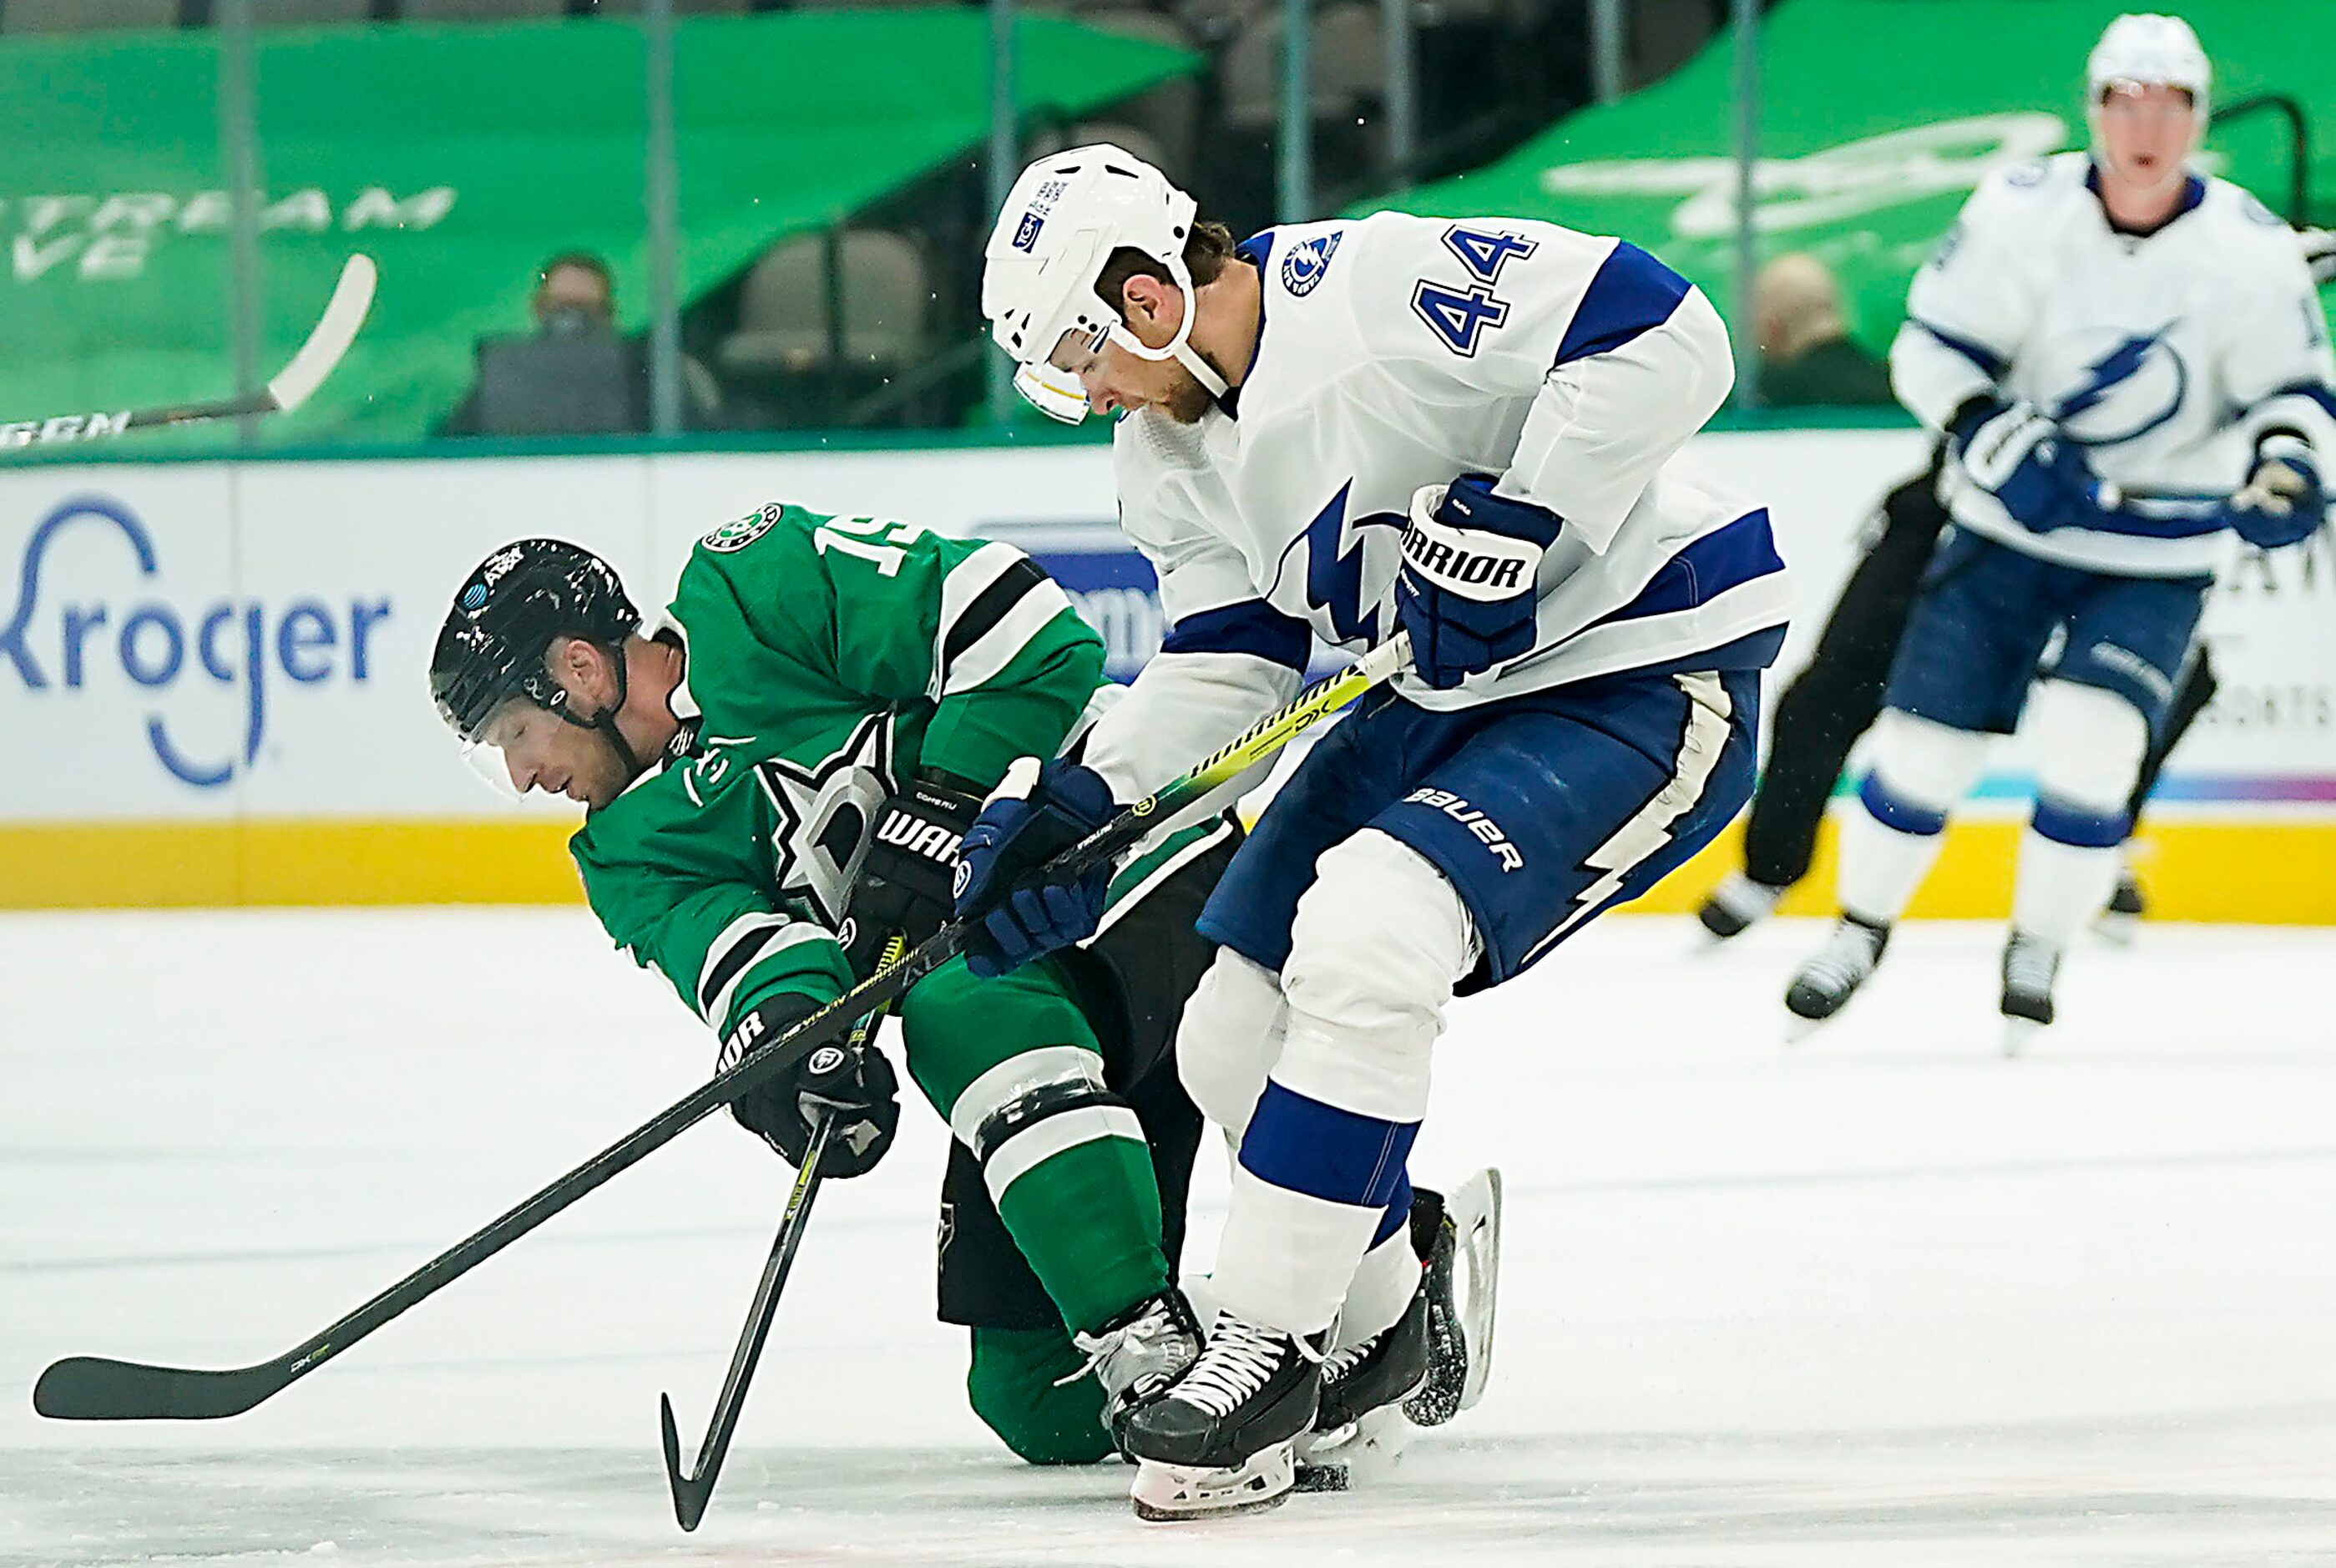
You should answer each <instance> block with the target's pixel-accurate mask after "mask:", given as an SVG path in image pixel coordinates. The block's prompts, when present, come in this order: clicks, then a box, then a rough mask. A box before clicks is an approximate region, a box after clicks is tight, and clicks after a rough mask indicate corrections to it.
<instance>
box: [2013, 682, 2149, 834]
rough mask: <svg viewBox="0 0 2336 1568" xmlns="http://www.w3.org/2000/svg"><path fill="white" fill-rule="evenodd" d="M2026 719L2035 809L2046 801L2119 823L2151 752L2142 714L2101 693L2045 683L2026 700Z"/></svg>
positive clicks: (2096, 689)
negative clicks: (2031, 733) (2032, 750)
mask: <svg viewBox="0 0 2336 1568" xmlns="http://www.w3.org/2000/svg"><path fill="white" fill-rule="evenodd" d="M2029 722H2030V723H2031V724H2032V725H2033V726H2035V737H2036V756H2037V762H2036V793H2037V796H2038V803H2039V808H2040V807H2041V805H2042V804H2043V803H2045V802H2048V801H2049V802H2051V803H2055V804H2058V805H2062V806H2069V807H2074V808H2075V809H2076V810H2078V811H2080V812H2084V813H2090V814H2093V815H2096V816H2103V817H2110V816H2114V817H2117V818H2120V819H2122V818H2123V816H2124V814H2125V804H2126V797H2127V795H2128V794H2131V793H2132V791H2133V781H2134V780H2135V779H2136V778H2137V777H2139V776H2140V774H2141V763H2142V758H2143V757H2144V756H2146V755H2147V754H2148V751H2149V721H2148V720H2147V719H2146V718H2144V717H2143V716H2142V713H2141V710H2140V709H2139V708H2137V707H2136V706H2133V704H2131V703H2130V702H2127V700H2126V699H2125V698H2124V697H2121V696H2117V694H2116V693H2115V692H2112V691H2107V690H2104V689H2103V688H2102V687H2097V686H2080V685H2078V683H2077V682H2075V681H2068V680H2048V681H2044V682H2042V683H2041V684H2039V686H2038V687H2037V688H2036V694H2035V696H2033V697H2031V698H2030V699H2029Z"/></svg>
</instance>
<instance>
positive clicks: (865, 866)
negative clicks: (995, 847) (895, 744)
mask: <svg viewBox="0 0 2336 1568" xmlns="http://www.w3.org/2000/svg"><path fill="white" fill-rule="evenodd" d="M980 811H981V802H980V801H979V800H978V799H977V798H976V797H975V796H973V795H970V794H966V793H965V792H963V791H962V790H956V789H951V788H950V787H949V785H947V784H941V783H939V781H937V780H933V779H919V780H917V781H915V782H913V783H911V784H910V785H909V787H908V788H907V789H904V790H902V791H901V792H900V794H896V795H894V796H893V797H892V798H891V800H888V801H886V802H885V803H884V805H883V808H882V809H881V810H880V811H879V812H878V813H876V831H875V832H874V833H871V834H870V835H869V839H868V852H867V853H866V854H865V855H864V856H862V857H861V862H860V876H859V878H858V880H857V881H854V882H853V883H852V901H851V904H850V906H849V907H848V908H847V909H846V910H845V911H844V914H843V924H842V927H841V928H840V929H839V930H838V931H837V932H836V940H838V941H840V942H842V944H843V954H844V957H845V958H847V959H850V960H851V962H852V973H853V974H855V975H858V976H860V977H861V979H866V978H867V977H868V976H870V975H871V974H873V973H874V972H875V970H876V965H877V962H878V961H879V960H880V959H881V958H882V957H883V955H884V946H885V944H886V943H887V942H888V941H890V940H891V937H892V934H893V933H894V932H895V931H897V932H899V933H900V938H901V940H903V941H905V942H907V943H908V945H909V946H910V947H912V948H913V947H915V946H916V945H917V944H918V943H919V942H921V941H923V940H925V939H926V938H928V937H930V936H931V935H932V934H933V933H934V932H935V931H937V930H940V927H941V922H942V921H943V920H947V919H949V911H950V905H951V903H952V902H953V901H954V899H955V893H954V890H953V885H952V884H953V882H954V881H955V878H956V875H957V846H958V841H959V839H961V838H963V837H964V836H965V830H966V829H968V828H969V827H971V826H972V825H973V819H974V817H975V816H976V815H977V814H978V813H979V812H980Z"/></svg>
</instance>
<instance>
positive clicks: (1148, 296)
mask: <svg viewBox="0 0 2336 1568" xmlns="http://www.w3.org/2000/svg"><path fill="white" fill-rule="evenodd" d="M1182 307H1183V297H1182V296H1181V295H1179V294H1178V292H1177V290H1176V287H1175V286H1174V285H1173V284H1171V283H1167V282H1164V281H1163V280H1162V279H1160V278H1154V277H1153V276H1152V275H1151V274H1150V273H1148V272H1139V273H1137V274H1135V275H1134V277H1132V278H1129V279H1128V280H1127V281H1126V283H1125V284H1124V285H1122V286H1121V288H1120V315H1121V316H1123V317H1125V318H1126V321H1127V329H1128V330H1129V331H1130V332H1133V333H1134V334H1135V336H1136V337H1137V338H1138V339H1139V340H1140V341H1142V342H1144V343H1147V344H1148V343H1151V342H1152V341H1153V338H1154V337H1157V338H1158V339H1159V341H1160V342H1162V343H1165V342H1167V341H1168V340H1169V338H1170V337H1172V336H1174V334H1175V331H1176V323H1177V320H1178V316H1177V312H1178V311H1179V310H1180V309H1181V308H1182Z"/></svg>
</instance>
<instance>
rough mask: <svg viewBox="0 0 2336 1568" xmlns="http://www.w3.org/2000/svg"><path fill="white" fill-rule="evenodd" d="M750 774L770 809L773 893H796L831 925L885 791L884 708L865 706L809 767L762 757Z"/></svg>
mask: <svg viewBox="0 0 2336 1568" xmlns="http://www.w3.org/2000/svg"><path fill="white" fill-rule="evenodd" d="M754 774H755V777H756V778H757V779H759V780H760V781H761V783H762V785H763V791H764V794H766V795H768V796H769V797H770V802H771V805H772V807H773V808H774V810H775V811H776V812H777V813H778V821H777V823H776V824H775V825H774V827H773V828H772V830H771V852H772V862H773V864H772V869H773V871H774V873H775V874H776V876H777V878H778V882H779V891H780V893H781V894H782V895H784V897H787V898H790V899H799V900H802V901H803V902H805V903H807V904H808V905H810V906H811V908H812V910H813V912H814V913H815V914H816V915H817V916H818V918H819V919H820V920H821V921H822V923H824V924H826V925H828V926H829V927H831V928H832V927H833V926H834V924H835V923H836V922H837V921H838V920H842V918H843V909H844V905H845V904H846V903H848V902H849V901H850V895H851V892H852V878H854V877H855V876H857V875H859V873H860V860H861V851H862V850H863V849H865V848H866V845H867V840H868V827H869V824H870V823H873V822H874V821H875V820H876V813H877V812H878V811H879V810H880V809H881V807H882V806H883V803H884V802H885V801H886V800H888V799H890V798H891V794H892V721H891V715H889V714H883V713H871V714H870V715H869V716H867V717H866V718H863V719H861V721H860V723H859V724H858V725H857V726H855V727H854V728H853V729H852V735H851V737H850V738H849V739H847V740H846V741H845V742H844V743H843V745H842V746H840V747H838V748H837V749H836V750H835V751H834V752H833V753H832V754H831V755H828V756H826V757H823V758H822V759H821V760H820V761H819V762H817V763H815V764H813V765H811V766H809V767H805V766H803V765H801V764H799V763H793V762H789V761H788V760H787V759H786V758H784V757H768V758H765V759H764V760H763V761H762V762H759V763H757V764H755V765H754Z"/></svg>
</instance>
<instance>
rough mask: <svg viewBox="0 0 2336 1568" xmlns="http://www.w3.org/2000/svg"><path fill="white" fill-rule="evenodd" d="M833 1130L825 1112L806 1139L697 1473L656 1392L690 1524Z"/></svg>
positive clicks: (732, 1421)
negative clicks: (687, 1466) (690, 1469)
mask: <svg viewBox="0 0 2336 1568" xmlns="http://www.w3.org/2000/svg"><path fill="white" fill-rule="evenodd" d="M833 1131H835V1119H834V1117H833V1116H832V1115H824V1114H822V1115H821V1117H820V1119H819V1127H818V1129H817V1130H816V1131H814V1132H813V1134H812V1135H811V1142H810V1143H809V1144H806V1145H804V1148H803V1169H802V1170H800V1171H797V1172H796V1173H795V1185H794V1191H793V1193H789V1194H788V1195H787V1212H786V1213H785V1214H784V1216H782V1217H781V1219H780V1221H779V1234H778V1238H777V1240H775V1241H774V1242H772V1243H771V1261H769V1262H767V1263H765V1264H764V1265H763V1278H762V1281H761V1282H760V1283H758V1284H757V1285H756V1286H755V1287H754V1305H753V1306H752V1307H750V1308H748V1309H747V1310H746V1326H745V1329H741V1330H740V1331H739V1335H738V1348H737V1349H735V1350H733V1351H732V1352H731V1353H730V1370H729V1372H728V1373H727V1374H725V1376H724V1378H723V1379H722V1392H721V1393H720V1394H719V1395H718V1396H716V1398H715V1401H714V1416H713V1419H712V1421H711V1422H710V1423H709V1424H708V1426H707V1427H706V1441H705V1442H703V1443H701V1444H699V1445H698V1447H697V1473H696V1475H689V1474H687V1473H686V1472H685V1471H684V1470H683V1469H682V1467H681V1430H680V1428H679V1427H676V1425H675V1424H674V1419H673V1398H672V1397H671V1396H670V1395H667V1394H659V1395H658V1396H657V1424H658V1432H659V1436H660V1437H662V1439H663V1441H664V1443H665V1478H666V1479H667V1481H668V1482H670V1483H671V1484H672V1485H673V1516H674V1517H675V1518H676V1519H677V1520H679V1521H680V1522H681V1527H682V1528H683V1529H685V1530H695V1529H696V1528H697V1522H698V1521H699V1520H700V1519H703V1518H705V1517H706V1504H707V1503H708V1502H709V1501H711V1500H712V1498H713V1496H714V1483H715V1480H716V1479H717V1478H718V1477H719V1476H720V1475H721V1474H722V1459H723V1456H725V1455H726V1454H728V1453H729V1452H730V1434H731V1433H733V1432H735V1430H737V1427H738V1412H739V1411H740V1410H742V1409H744V1408H745V1404H746V1382H747V1379H748V1378H752V1377H754V1363H755V1361H756V1360H758V1359H760V1358H761V1357H762V1354H763V1341H764V1339H767V1338H769V1336H770V1332H771V1320H772V1319H773V1318H774V1317H776V1316H777V1315H778V1311H779V1291H780V1290H781V1289H782V1288H783V1287H784V1285H785V1284H786V1282H787V1271H788V1270H790V1269H791V1268H793V1266H794V1261H795V1244H796V1242H800V1241H801V1240H802V1239H803V1222H804V1221H805V1220H806V1219H807V1218H809V1216H810V1214H811V1201H812V1197H813V1194H814V1193H817V1192H818V1191H819V1181H820V1178H819V1161H820V1156H821V1155H822V1154H826V1153H827V1139H828V1135H829V1134H831V1133H832V1132H833Z"/></svg>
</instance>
